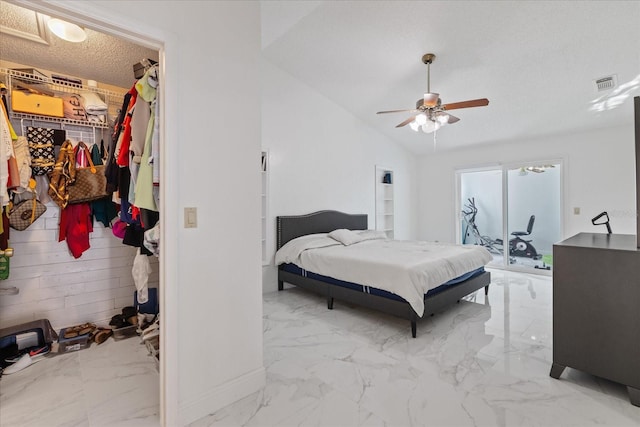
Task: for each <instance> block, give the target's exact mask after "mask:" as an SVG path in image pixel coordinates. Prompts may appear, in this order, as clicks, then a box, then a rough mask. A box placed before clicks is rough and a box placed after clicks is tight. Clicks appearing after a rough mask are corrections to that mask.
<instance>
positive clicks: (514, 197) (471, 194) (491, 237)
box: [456, 159, 563, 273]
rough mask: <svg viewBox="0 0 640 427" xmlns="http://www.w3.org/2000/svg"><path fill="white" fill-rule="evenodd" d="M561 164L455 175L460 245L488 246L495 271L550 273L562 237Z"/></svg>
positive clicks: (530, 164) (553, 162) (466, 171)
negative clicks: (554, 247)
mask: <svg viewBox="0 0 640 427" xmlns="http://www.w3.org/2000/svg"><path fill="white" fill-rule="evenodd" d="M562 170H563V167H562V161H561V160H557V159H556V160H550V161H536V162H520V163H515V164H509V165H500V166H492V167H486V168H474V169H461V170H458V171H457V172H456V182H457V200H458V206H459V209H458V210H457V211H458V219H459V224H460V226H459V227H458V231H457V233H458V238H457V241H458V242H459V243H462V244H474V245H481V246H483V247H485V248H486V249H487V250H488V251H489V252H490V253H491V254H492V256H493V261H491V263H489V265H490V266H492V267H497V268H505V269H509V270H517V271H528V272H539V273H541V272H546V273H549V272H550V271H551V270H552V269H553V244H554V243H555V242H557V241H559V240H560V239H561V237H562V209H561V205H562V197H561V193H562V191H561V190H562Z"/></svg>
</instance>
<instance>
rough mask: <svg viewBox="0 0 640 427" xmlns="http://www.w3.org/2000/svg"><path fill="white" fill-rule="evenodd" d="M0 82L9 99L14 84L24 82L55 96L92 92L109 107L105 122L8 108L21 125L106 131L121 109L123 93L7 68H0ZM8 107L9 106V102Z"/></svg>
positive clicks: (10, 116) (10, 115)
mask: <svg viewBox="0 0 640 427" xmlns="http://www.w3.org/2000/svg"><path fill="white" fill-rule="evenodd" d="M0 80H1V81H3V82H4V83H5V85H6V86H7V90H8V95H9V97H11V93H12V90H13V88H14V86H15V85H16V84H19V83H20V82H24V83H26V84H28V85H30V86H33V87H34V88H36V89H37V88H42V89H45V90H47V91H50V92H54V93H56V94H65V93H79V92H82V91H88V92H94V93H95V94H97V95H98V96H99V97H100V98H102V100H103V101H104V102H105V103H106V104H107V105H108V106H109V112H108V114H107V120H105V122H94V121H84V120H74V119H69V118H61V117H52V116H42V115H36V114H28V113H21V112H17V111H13V110H12V109H11V108H9V111H8V113H9V118H10V119H15V120H20V121H21V122H22V123H24V121H31V123H35V122H38V123H58V124H60V125H61V127H62V128H64V125H73V126H82V127H88V128H93V129H107V128H109V127H110V123H109V120H108V118H109V117H115V115H116V113H117V110H118V108H120V107H121V105H120V104H121V103H122V99H123V97H124V93H119V92H115V91H111V90H107V89H102V88H97V87H93V86H84V85H76V84H65V83H62V82H59V81H54V80H53V79H51V78H49V77H46V76H44V77H43V76H41V75H36V74H30V73H26V72H23V71H19V70H12V69H7V68H0ZM9 105H11V103H10V102H9Z"/></svg>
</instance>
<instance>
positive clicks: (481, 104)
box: [442, 98, 489, 110]
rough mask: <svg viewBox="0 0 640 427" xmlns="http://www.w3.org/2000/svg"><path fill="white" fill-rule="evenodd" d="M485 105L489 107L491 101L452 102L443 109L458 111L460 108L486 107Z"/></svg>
mask: <svg viewBox="0 0 640 427" xmlns="http://www.w3.org/2000/svg"><path fill="white" fill-rule="evenodd" d="M485 105H489V100H488V99H487V98H480V99H472V100H470V101H462V102H452V103H451V104H444V105H443V106H442V108H444V109H445V110H458V109H460V108H470V107H484V106H485Z"/></svg>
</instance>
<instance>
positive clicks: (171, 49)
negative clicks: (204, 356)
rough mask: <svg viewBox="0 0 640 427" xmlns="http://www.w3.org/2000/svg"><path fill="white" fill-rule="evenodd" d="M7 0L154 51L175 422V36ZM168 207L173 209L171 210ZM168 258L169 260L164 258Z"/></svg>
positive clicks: (165, 381)
mask: <svg viewBox="0 0 640 427" xmlns="http://www.w3.org/2000/svg"><path fill="white" fill-rule="evenodd" d="M12 3H14V4H17V5H19V6H22V7H25V8H27V9H30V10H33V11H36V12H39V13H44V14H46V15H49V16H52V17H57V18H61V19H64V20H67V21H70V22H73V23H76V24H78V25H81V26H84V27H87V28H91V29H93V30H95V31H99V32H102V33H105V34H109V35H111V36H113V37H118V38H121V39H125V40H127V41H129V42H131V43H136V44H139V45H143V46H145V47H148V48H151V49H157V50H158V51H159V63H158V67H159V70H160V75H161V77H162V82H163V84H162V85H160V87H159V89H158V95H159V98H160V104H159V116H160V126H159V131H160V135H159V136H160V138H159V139H160V180H161V181H162V185H161V186H160V207H159V209H160V211H161V212H162V215H160V221H159V222H160V227H161V229H162V234H163V236H162V239H161V240H160V260H159V276H160V277H159V294H160V310H161V312H162V328H161V329H160V352H161V354H162V357H161V358H160V364H159V365H160V367H159V376H160V387H159V393H160V423H161V425H163V426H173V425H177V424H178V398H179V396H178V386H179V382H178V363H177V362H178V304H177V301H178V290H177V286H176V285H175V284H176V283H178V271H179V262H178V263H176V262H175V260H179V257H178V250H177V245H175V244H173V245H170V244H167V242H177V241H178V225H177V224H178V223H179V222H178V221H179V211H178V209H177V208H176V206H178V187H177V180H170V179H167V178H168V177H169V176H177V175H178V174H177V170H178V156H179V152H178V149H177V148H178V145H177V144H167V143H166V141H177V140H178V139H179V138H178V135H179V132H178V126H177V124H176V121H173V120H165V118H166V117H175V116H177V108H176V107H175V106H176V105H177V99H178V95H177V87H178V82H179V74H178V73H179V71H178V70H179V68H178V64H177V58H178V55H177V52H178V40H177V38H176V36H175V35H173V34H171V33H170V32H167V31H164V30H162V29H159V28H156V27H153V26H148V25H143V24H140V23H139V22H136V21H135V19H132V18H131V17H130V16H129V15H127V14H125V13H116V12H117V11H110V10H107V9H104V8H102V7H100V6H98V7H96V5H94V4H91V2H76V1H68V2H64V3H62V2H56V3H50V2H43V1H39V0H14V1H12ZM171 207H173V209H172V208H171ZM168 260H173V262H168Z"/></svg>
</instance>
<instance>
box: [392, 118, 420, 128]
mask: <svg viewBox="0 0 640 427" xmlns="http://www.w3.org/2000/svg"><path fill="white" fill-rule="evenodd" d="M415 118H416V116H411V117H409V118H408V119H407V120H405V121H404V122H402V123H400V124H399V125H396V127H397V128H401V127H402V126H406V125H408V124H409V123H411V122H412V121H413V120H414V119H415Z"/></svg>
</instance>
